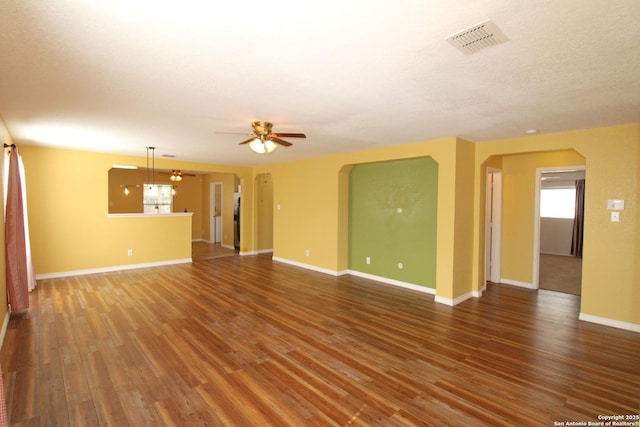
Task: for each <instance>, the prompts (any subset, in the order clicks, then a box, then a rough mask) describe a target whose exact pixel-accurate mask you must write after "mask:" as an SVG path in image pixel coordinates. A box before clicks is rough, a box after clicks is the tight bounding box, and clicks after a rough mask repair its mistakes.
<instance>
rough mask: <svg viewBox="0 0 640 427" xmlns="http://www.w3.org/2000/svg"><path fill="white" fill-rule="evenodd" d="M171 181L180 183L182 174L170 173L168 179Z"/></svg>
mask: <svg viewBox="0 0 640 427" xmlns="http://www.w3.org/2000/svg"><path fill="white" fill-rule="evenodd" d="M169 179H170V180H171V181H174V182H180V181H182V173H181V172H180V171H177V170H174V171H173V172H171V176H170V177H169Z"/></svg>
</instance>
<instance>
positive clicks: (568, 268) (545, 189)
mask: <svg viewBox="0 0 640 427" xmlns="http://www.w3.org/2000/svg"><path fill="white" fill-rule="evenodd" d="M584 178H585V168H584V166H576V167H566V166H565V167H556V168H540V169H538V170H537V171H536V186H537V188H536V218H535V224H536V225H537V230H536V233H535V237H536V242H535V246H536V251H535V252H534V253H535V255H536V260H534V284H535V285H536V287H537V288H539V289H545V290H550V291H555V292H562V293H567V294H573V295H580V294H581V289H582V251H581V249H580V250H578V249H577V248H576V247H575V240H574V238H575V236H576V234H579V240H580V241H581V240H582V228H581V227H580V226H579V225H577V224H576V222H579V223H581V222H582V221H583V219H582V218H583V215H584V200H582V201H580V197H583V194H584V193H583V192H582V196H580V193H581V191H579V190H578V187H579V186H580V184H578V183H579V182H582V184H581V185H582V186H583V188H584Z"/></svg>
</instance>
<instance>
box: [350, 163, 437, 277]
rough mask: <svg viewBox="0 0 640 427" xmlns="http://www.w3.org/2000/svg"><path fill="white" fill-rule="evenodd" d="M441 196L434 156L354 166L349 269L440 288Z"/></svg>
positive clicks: (351, 178)
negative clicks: (438, 244)
mask: <svg viewBox="0 0 640 427" xmlns="http://www.w3.org/2000/svg"><path fill="white" fill-rule="evenodd" d="M437 200H438V164H437V163H436V161H435V160H433V159H432V158H430V157H422V158H416V159H408V160H399V161H391V162H382V163H371V164H362V165H356V166H354V167H353V169H352V170H351V173H350V177H349V269H350V270H353V271H358V272H361V273H366V274H371V275H374V276H379V277H384V278H388V279H393V280H398V281H401V282H406V283H412V284H415V285H421V286H426V287H429V288H434V289H435V287H436V226H437ZM399 209H401V211H400V212H399ZM367 257H369V258H370V259H371V263H370V264H367V262H366V259H367ZM399 263H402V268H399V267H398V264H399Z"/></svg>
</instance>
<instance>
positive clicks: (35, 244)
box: [19, 144, 253, 275]
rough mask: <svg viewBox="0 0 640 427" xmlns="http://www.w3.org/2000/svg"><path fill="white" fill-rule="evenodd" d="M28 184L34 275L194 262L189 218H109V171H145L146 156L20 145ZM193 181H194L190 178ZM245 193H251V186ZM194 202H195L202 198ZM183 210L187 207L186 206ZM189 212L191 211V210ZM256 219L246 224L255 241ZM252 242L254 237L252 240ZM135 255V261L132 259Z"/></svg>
mask: <svg viewBox="0 0 640 427" xmlns="http://www.w3.org/2000/svg"><path fill="white" fill-rule="evenodd" d="M19 149H20V152H21V154H22V157H23V160H24V163H25V169H26V181H27V200H28V203H29V224H30V229H31V243H32V250H33V261H34V267H35V270H36V274H39V275H42V274H54V273H62V272H69V271H78V270H87V269H99V268H107V267H113V266H121V265H130V264H143V263H150V262H162V261H172V260H181V259H187V258H190V257H191V239H192V226H191V221H192V218H191V217H185V216H178V217H155V218H154V217H145V218H109V217H108V216H107V206H108V174H107V172H108V170H109V169H110V168H111V167H112V165H114V164H133V165H137V166H144V162H145V158H144V157H131V156H120V155H111V154H102V153H92V152H85V151H75V150H59V149H53V148H43V147H36V146H29V145H26V144H25V145H20V146H19ZM156 167H157V168H162V169H181V170H199V171H211V172H215V171H221V172H225V173H234V172H237V173H238V174H240V175H242V176H244V177H246V179H247V180H248V181H249V182H251V180H250V177H251V169H250V168H237V167H229V166H223V165H211V164H203V163H194V162H180V161H175V160H165V159H162V160H156ZM188 178H191V177H188ZM246 191H247V192H248V193H249V194H251V191H252V189H251V185H249V186H247V188H246ZM195 198H196V199H198V201H190V202H189V205H190V204H191V203H194V204H198V203H201V200H200V198H199V197H198V196H195ZM185 206H186V205H185ZM186 207H187V208H189V209H190V206H186ZM252 220H253V217H252V216H251V211H250V210H249V212H248V216H247V217H246V218H242V221H243V227H245V228H246V229H247V230H248V234H249V236H248V237H250V235H251V233H252V232H253V226H252ZM247 241H248V242H249V241H250V238H248V239H247ZM127 249H133V256H128V255H127Z"/></svg>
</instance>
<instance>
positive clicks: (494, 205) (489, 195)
mask: <svg viewBox="0 0 640 427" xmlns="http://www.w3.org/2000/svg"><path fill="white" fill-rule="evenodd" d="M486 182H487V188H486V207H485V208H486V211H485V253H484V256H485V284H486V281H487V280H488V281H490V282H493V283H499V282H500V262H501V252H500V251H501V243H502V170H501V169H495V168H490V167H488V168H487V172H486ZM485 286H486V285H485Z"/></svg>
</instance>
